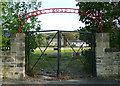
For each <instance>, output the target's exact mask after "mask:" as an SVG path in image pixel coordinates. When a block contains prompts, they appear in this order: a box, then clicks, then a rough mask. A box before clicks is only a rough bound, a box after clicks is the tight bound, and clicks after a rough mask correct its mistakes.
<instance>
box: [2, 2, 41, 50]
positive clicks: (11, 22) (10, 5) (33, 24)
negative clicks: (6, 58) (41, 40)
mask: <svg viewBox="0 0 120 86" xmlns="http://www.w3.org/2000/svg"><path fill="white" fill-rule="evenodd" d="M0 4H1V7H2V30H3V31H5V30H7V31H9V33H10V34H14V33H17V32H18V29H19V26H18V24H19V19H18V14H24V13H27V12H31V11H34V10H38V9H39V8H40V6H41V2H0ZM37 19H38V17H37V16H34V17H32V18H30V20H29V22H27V23H26V24H25V25H24V26H23V27H22V31H21V32H22V33H26V35H27V36H28V34H27V32H28V31H30V30H36V31H37V30H40V21H39V20H37ZM23 22H24V20H22V21H20V25H21V24H22V23H23ZM3 33H4V32H3ZM31 36H33V39H31V40H30V42H31V43H30V44H31V46H32V47H31V49H34V48H36V47H37V45H36V43H33V42H34V41H33V40H35V39H34V34H31ZM4 38H5V37H4V34H3V40H4ZM35 46H36V47H35Z"/></svg>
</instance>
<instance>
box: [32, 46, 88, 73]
mask: <svg viewBox="0 0 120 86" xmlns="http://www.w3.org/2000/svg"><path fill="white" fill-rule="evenodd" d="M77 50H78V49H75V51H77ZM85 50H87V48H86V49H85ZM80 51H82V50H80ZM51 53H57V51H55V50H47V51H46V52H45V53H44V55H43V56H42V59H40V60H39V62H38V63H37V65H36V67H35V68H34V70H33V71H32V72H31V73H32V74H33V75H37V74H40V73H41V72H42V71H41V70H40V69H52V68H51V65H52V67H53V68H56V66H57V58H52V57H51V55H50V54H51ZM72 54H73V50H72V49H68V50H61V62H63V63H62V64H61V66H62V65H63V66H66V64H65V62H66V63H68V62H70V60H71V59H72V60H73V61H72V62H71V63H70V64H71V65H70V66H71V67H74V64H75V65H76V66H78V65H81V59H82V60H83V61H85V57H84V56H76V57H73V56H72ZM40 55H41V52H40V50H34V52H31V54H30V67H32V66H33V65H34V64H35V62H36V61H37V60H38V58H39V57H40Z"/></svg>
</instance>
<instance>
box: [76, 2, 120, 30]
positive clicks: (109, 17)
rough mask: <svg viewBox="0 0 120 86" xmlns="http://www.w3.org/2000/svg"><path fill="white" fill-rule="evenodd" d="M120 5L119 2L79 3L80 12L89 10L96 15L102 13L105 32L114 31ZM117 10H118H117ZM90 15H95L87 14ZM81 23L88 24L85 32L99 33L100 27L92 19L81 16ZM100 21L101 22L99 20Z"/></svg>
mask: <svg viewBox="0 0 120 86" xmlns="http://www.w3.org/2000/svg"><path fill="white" fill-rule="evenodd" d="M119 5H120V3H118V2H111V3H109V2H79V3H78V4H77V6H79V9H80V10H79V11H82V10H88V11H93V12H95V13H102V28H103V32H109V31H110V30H111V29H112V25H113V23H112V21H113V20H114V19H116V18H117V17H118V15H119V12H120V10H118V8H119ZM116 8H117V9H116ZM86 13H87V14H88V15H94V16H97V15H95V14H93V13H89V12H86ZM80 21H82V22H83V23H85V24H86V27H85V28H84V30H86V31H90V32H99V26H98V25H97V24H96V23H95V22H94V21H93V19H92V18H90V17H88V16H85V15H80ZM98 21H100V20H98Z"/></svg>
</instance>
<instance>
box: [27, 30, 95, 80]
mask: <svg viewBox="0 0 120 86" xmlns="http://www.w3.org/2000/svg"><path fill="white" fill-rule="evenodd" d="M53 31H55V32H56V33H55V35H54V37H53V38H52V39H51V40H50V42H49V43H48V45H47V46H46V48H45V50H44V51H42V54H41V55H40V57H39V58H38V60H37V61H36V62H35V64H34V65H33V67H32V68H31V69H29V68H30V67H29V66H30V62H29V61H30V58H29V54H30V51H29V39H28V37H27V36H26V74H28V73H29V72H30V71H32V70H33V69H34V67H35V66H36V64H37V63H38V62H39V60H40V59H41V57H42V55H44V53H45V51H46V50H47V48H48V47H49V45H50V43H51V42H52V40H53V39H54V38H55V36H56V35H57V36H58V38H57V39H58V41H57V44H58V45H57V51H58V52H57V53H58V58H57V75H56V76H57V77H58V78H59V77H60V58H61V36H64V35H63V34H62V33H63V32H78V33H83V34H91V35H92V38H91V40H92V46H91V50H92V51H93V52H94V53H93V55H94V56H93V61H92V76H96V55H95V46H96V45H95V34H93V33H91V32H81V31H60V30H44V31H29V32H28V33H26V34H30V33H37V32H53ZM65 39H66V41H67V38H65ZM68 43H69V42H68ZM70 47H71V48H72V50H73V52H75V53H76V51H75V50H74V48H73V47H72V46H70ZM77 52H79V51H77Z"/></svg>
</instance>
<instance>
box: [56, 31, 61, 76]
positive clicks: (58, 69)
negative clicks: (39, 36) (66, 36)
mask: <svg viewBox="0 0 120 86" xmlns="http://www.w3.org/2000/svg"><path fill="white" fill-rule="evenodd" d="M60 58H61V32H60V31H58V59H57V77H58V78H59V77H60Z"/></svg>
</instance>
